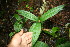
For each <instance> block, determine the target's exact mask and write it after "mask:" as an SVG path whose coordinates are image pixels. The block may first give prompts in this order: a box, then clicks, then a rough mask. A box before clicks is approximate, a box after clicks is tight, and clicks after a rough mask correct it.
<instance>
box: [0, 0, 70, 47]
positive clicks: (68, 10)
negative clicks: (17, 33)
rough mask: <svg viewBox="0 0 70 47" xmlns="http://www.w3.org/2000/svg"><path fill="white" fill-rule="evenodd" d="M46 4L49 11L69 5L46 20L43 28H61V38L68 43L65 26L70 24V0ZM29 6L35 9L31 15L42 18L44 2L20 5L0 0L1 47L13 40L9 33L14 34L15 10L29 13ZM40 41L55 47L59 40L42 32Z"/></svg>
mask: <svg viewBox="0 0 70 47" xmlns="http://www.w3.org/2000/svg"><path fill="white" fill-rule="evenodd" d="M46 2H47V5H46V6H47V8H46V9H47V10H49V9H51V8H53V7H56V6H59V5H62V4H67V5H66V6H65V8H64V9H63V10H62V11H61V12H59V13H58V14H57V15H55V16H53V17H52V18H49V19H48V20H46V21H45V23H44V25H43V26H44V28H46V29H51V28H52V27H55V26H56V27H60V28H61V31H60V34H61V36H60V37H65V38H66V39H67V40H66V41H68V40H69V38H68V32H67V31H65V28H64V26H65V24H66V23H70V0H46ZM27 4H28V5H29V7H33V12H31V13H33V14H35V15H36V16H40V14H39V12H40V8H41V6H42V4H43V1H42V0H30V1H20V3H19V4H18V0H0V6H1V7H0V13H1V14H0V47H6V46H7V44H8V43H9V42H10V39H11V38H10V37H9V33H10V32H14V29H13V24H14V21H15V19H14V18H13V15H14V14H15V13H16V12H15V10H17V9H21V10H22V9H24V10H26V11H29V10H30V9H29V8H26V5H27ZM46 23H47V24H46ZM26 26H27V27H26V28H29V27H30V26H31V24H29V23H28V22H26ZM63 32H64V33H63ZM38 40H41V41H43V42H45V43H48V44H49V46H50V47H55V43H56V40H58V39H57V38H52V37H51V36H49V35H46V34H45V33H44V32H42V33H41V35H40V37H39V39H38Z"/></svg>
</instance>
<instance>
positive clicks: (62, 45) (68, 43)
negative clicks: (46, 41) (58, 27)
mask: <svg viewBox="0 0 70 47" xmlns="http://www.w3.org/2000/svg"><path fill="white" fill-rule="evenodd" d="M57 47H70V42H66V43H65V44H61V45H58V46H57Z"/></svg>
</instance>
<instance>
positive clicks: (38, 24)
mask: <svg viewBox="0 0 70 47" xmlns="http://www.w3.org/2000/svg"><path fill="white" fill-rule="evenodd" d="M64 6H65V5H60V6H57V7H55V8H52V9H50V10H48V11H47V12H46V13H44V14H43V15H41V17H36V16H35V15H34V14H32V13H30V12H28V11H25V10H16V11H17V12H18V14H19V15H22V16H24V17H25V18H27V19H30V20H32V21H35V23H33V25H32V26H31V27H30V29H29V32H33V36H32V47H35V46H36V47H41V46H42V45H44V46H43V47H48V46H47V45H46V44H45V43H43V42H39V41H37V40H38V38H39V35H40V33H41V32H42V30H41V29H42V24H43V22H44V21H45V20H47V19H49V18H50V17H52V16H54V15H55V14H57V13H58V12H59V11H61V10H62V9H63V7H64ZM15 18H16V19H17V20H18V22H15V24H14V30H15V31H16V32H19V31H20V29H21V28H22V27H23V26H22V25H23V23H22V20H21V18H20V17H19V16H18V18H17V17H16V16H15ZM21 23H22V24H21ZM56 29H58V28H57V27H54V28H52V31H51V33H52V34H53V35H54V33H55V32H56V31H57V30H56ZM53 31H54V32H53ZM38 44H39V45H40V46H39V45H38ZM37 45H38V46H37Z"/></svg>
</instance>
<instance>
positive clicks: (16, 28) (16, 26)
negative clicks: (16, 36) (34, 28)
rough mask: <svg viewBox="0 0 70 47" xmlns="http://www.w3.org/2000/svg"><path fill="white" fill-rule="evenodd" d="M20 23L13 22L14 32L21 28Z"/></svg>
mask: <svg viewBox="0 0 70 47" xmlns="http://www.w3.org/2000/svg"><path fill="white" fill-rule="evenodd" d="M22 26H23V25H22V24H20V23H19V22H15V24H14V30H15V31H16V32H19V31H20V30H21V29H22Z"/></svg>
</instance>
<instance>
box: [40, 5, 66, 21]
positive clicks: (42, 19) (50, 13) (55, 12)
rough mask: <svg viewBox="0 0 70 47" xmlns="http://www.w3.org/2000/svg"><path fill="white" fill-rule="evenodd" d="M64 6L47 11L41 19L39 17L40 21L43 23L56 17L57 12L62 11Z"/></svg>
mask: <svg viewBox="0 0 70 47" xmlns="http://www.w3.org/2000/svg"><path fill="white" fill-rule="evenodd" d="M64 6H65V5H60V6H57V7H54V8H52V9H50V10H48V11H47V12H46V13H44V14H43V15H42V16H41V17H40V21H41V22H42V21H45V20H47V19H48V18H50V17H52V16H54V15H56V14H57V13H58V12H59V11H61V10H62V9H63V7H64Z"/></svg>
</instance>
